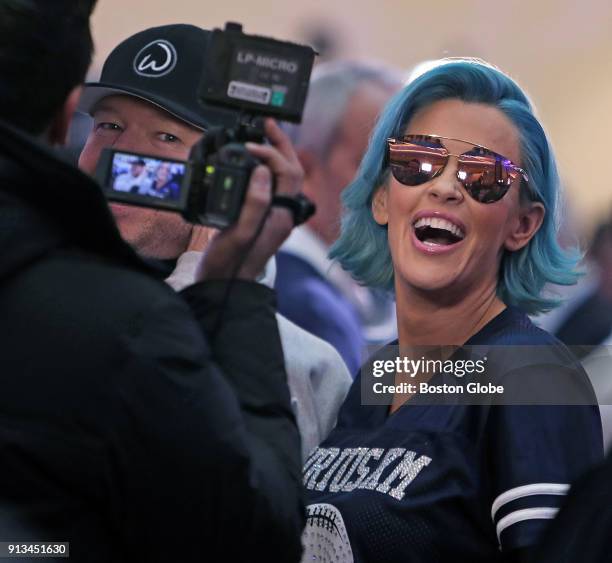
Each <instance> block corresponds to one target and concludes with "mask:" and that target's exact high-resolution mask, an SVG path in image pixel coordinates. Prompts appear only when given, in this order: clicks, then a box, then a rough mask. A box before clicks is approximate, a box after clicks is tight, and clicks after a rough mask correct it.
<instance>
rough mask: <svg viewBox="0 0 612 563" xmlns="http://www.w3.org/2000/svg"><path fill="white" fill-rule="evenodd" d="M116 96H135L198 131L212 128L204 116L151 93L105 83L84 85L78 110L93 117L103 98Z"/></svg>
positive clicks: (87, 83)
mask: <svg viewBox="0 0 612 563" xmlns="http://www.w3.org/2000/svg"><path fill="white" fill-rule="evenodd" d="M116 95H124V96H133V97H135V98H139V99H141V100H144V101H145V102H149V103H150V104H153V105H155V106H157V107H159V108H160V109H162V110H164V111H167V112H168V113H170V114H172V115H173V116H175V117H176V118H178V119H180V120H181V121H185V122H187V123H189V125H192V126H193V127H196V128H197V129H202V130H206V129H208V128H210V127H211V125H210V122H209V121H207V120H206V119H205V118H204V117H203V116H201V115H197V114H195V113H193V112H186V111H183V110H182V109H181V108H177V107H176V106H175V104H173V103H172V102H170V101H169V100H164V99H161V98H158V97H156V96H151V94H150V93H148V92H143V91H141V90H136V89H132V88H125V87H118V86H115V85H113V84H105V83H103V82H86V83H85V84H84V87H83V91H82V93H81V98H80V100H79V105H78V108H77V109H78V110H79V111H82V112H83V113H88V114H89V115H92V112H93V110H94V109H95V107H96V104H97V103H98V102H99V101H100V100H102V99H103V98H107V97H108V96H116Z"/></svg>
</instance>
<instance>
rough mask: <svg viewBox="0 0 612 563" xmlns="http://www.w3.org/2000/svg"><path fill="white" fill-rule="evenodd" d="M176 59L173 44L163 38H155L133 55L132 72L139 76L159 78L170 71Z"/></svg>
mask: <svg viewBox="0 0 612 563" xmlns="http://www.w3.org/2000/svg"><path fill="white" fill-rule="evenodd" d="M160 56H161V58H159V59H158V57H160ZM176 61H177V55H176V49H175V48H174V45H172V43H170V42H169V41H166V40H165V39H157V40H155V41H151V43H149V44H148V45H145V46H144V47H143V48H142V49H141V50H140V51H138V54H137V55H136V56H135V57H134V72H136V74H139V75H140V76H147V77H149V78H159V77H160V76H165V75H166V74H168V73H169V72H172V70H173V69H174V67H175V66H176Z"/></svg>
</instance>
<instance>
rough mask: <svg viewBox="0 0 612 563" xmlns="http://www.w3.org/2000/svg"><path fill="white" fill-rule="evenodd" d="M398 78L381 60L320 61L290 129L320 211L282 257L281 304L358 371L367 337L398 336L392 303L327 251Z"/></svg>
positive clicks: (373, 340)
mask: <svg viewBox="0 0 612 563" xmlns="http://www.w3.org/2000/svg"><path fill="white" fill-rule="evenodd" d="M401 85H402V76H401V74H400V73H399V72H397V71H396V70H394V69H391V68H389V67H386V66H384V65H382V64H373V63H362V62H332V63H326V64H322V65H320V66H318V67H317V68H316V69H315V73H314V75H313V79H312V81H311V84H310V88H309V91H308V98H307V100H306V107H305V110H304V117H303V119H302V123H301V125H300V126H289V128H288V132H289V135H290V136H291V139H292V141H293V143H294V145H295V147H296V149H297V152H298V156H299V158H300V162H301V163H302V167H303V168H304V173H305V179H304V193H305V194H307V195H308V197H309V198H311V199H312V200H313V201H314V202H315V203H316V205H317V212H316V213H315V215H314V216H313V217H312V218H311V219H310V220H309V221H308V222H307V223H306V224H305V225H302V226H300V227H299V228H297V229H296V230H295V231H294V233H293V235H292V237H291V238H290V239H288V240H287V242H286V243H285V244H284V245H283V247H282V249H281V252H279V254H278V256H277V268H278V271H277V278H276V291H277V293H278V306H279V311H280V312H281V314H283V315H286V316H287V318H289V319H290V320H292V321H293V322H295V323H296V324H298V325H299V326H301V327H302V328H304V329H306V330H308V331H309V332H312V333H313V334H316V335H317V336H319V337H321V338H323V339H324V340H326V341H327V342H329V343H331V344H332V345H333V346H334V347H335V348H336V350H338V352H340V354H341V355H342V357H343V358H344V361H345V362H346V365H347V366H348V368H349V371H350V372H351V375H353V376H354V375H355V373H356V372H357V370H358V368H359V365H360V364H361V360H362V348H363V344H364V343H368V344H381V343H383V342H388V341H389V340H390V339H392V338H393V337H394V336H395V334H396V333H395V309H394V306H393V301H392V298H391V297H389V295H388V294H387V293H386V292H384V291H378V290H374V291H372V290H369V289H366V288H364V287H362V286H360V285H359V284H358V283H357V282H355V281H354V280H353V279H352V278H351V276H350V275H349V274H348V273H346V272H345V271H343V270H342V268H340V267H339V266H338V264H334V263H332V262H331V261H330V260H329V259H328V257H327V254H328V252H329V247H330V246H331V244H332V243H333V242H334V241H335V240H336V238H337V237H338V234H339V232H340V214H341V204H340V194H341V192H342V190H343V189H344V188H345V187H346V186H347V185H348V184H349V183H350V182H351V180H352V179H353V177H354V176H355V173H356V172H357V168H358V166H359V163H360V162H361V158H362V156H363V154H364V152H365V150H366V147H367V144H368V138H369V136H370V132H371V131H372V127H373V125H374V122H375V120H376V118H377V116H378V115H379V113H380V112H381V111H382V109H383V107H384V105H385V104H386V103H387V101H388V100H389V98H390V97H391V96H392V95H393V94H394V93H395V92H397V91H398V90H399V88H400V87H401Z"/></svg>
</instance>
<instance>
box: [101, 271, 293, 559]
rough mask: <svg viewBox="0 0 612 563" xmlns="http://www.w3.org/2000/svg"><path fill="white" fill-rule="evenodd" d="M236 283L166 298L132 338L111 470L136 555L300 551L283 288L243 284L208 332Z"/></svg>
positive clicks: (120, 518)
mask: <svg viewBox="0 0 612 563" xmlns="http://www.w3.org/2000/svg"><path fill="white" fill-rule="evenodd" d="M226 288H227V284H226V283H224V282H207V283H201V284H196V285H195V286H192V287H190V288H188V289H187V290H185V291H184V292H182V297H183V299H184V300H183V301H181V299H170V298H168V299H166V300H163V299H162V300H161V302H160V303H156V304H154V305H153V306H152V307H151V309H150V310H149V311H148V312H147V313H146V314H144V315H143V316H142V317H141V318H138V319H136V320H135V321H134V326H132V327H131V330H130V331H128V332H129V334H127V335H126V337H125V347H126V364H125V366H124V369H123V370H122V371H123V373H122V374H121V376H120V377H118V378H117V381H118V382H119V383H118V385H119V386H120V388H121V393H120V400H119V403H118V404H117V407H116V408H117V411H118V412H117V413H116V416H115V417H114V418H115V420H118V421H119V424H118V425H117V427H116V431H115V432H116V433H115V435H114V436H113V437H112V438H111V444H112V445H111V447H112V451H113V456H112V459H114V462H113V463H112V464H111V465H112V466H111V467H110V468H109V471H113V472H116V474H117V475H118V476H119V477H118V479H119V481H118V482H119V485H118V486H117V490H112V491H110V494H111V498H112V499H115V500H116V503H115V505H114V510H115V521H116V522H117V525H118V526H119V527H120V528H121V530H122V533H123V535H124V536H125V542H126V549H127V550H128V555H129V556H130V557H137V558H140V559H142V560H148V561H158V560H159V561H162V560H163V561H170V560H177V561H178V560H181V561H239V560H240V561H246V560H253V559H259V556H261V555H264V554H268V556H269V555H270V554H274V555H273V559H274V560H275V561H297V560H299V558H300V554H301V542H300V535H301V530H302V527H303V523H304V515H303V501H302V493H301V463H300V443H299V434H298V431H297V428H296V425H295V421H294V417H293V414H292V412H291V409H290V406H289V393H288V389H287V386H286V374H285V371H284V365H283V355H282V348H281V344H280V338H279V334H278V327H277V325H276V320H275V318H274V292H273V291H271V290H269V289H268V288H266V287H263V286H261V285H259V284H255V283H249V282H240V281H238V282H236V283H235V284H234V286H233V288H232V291H231V295H230V297H229V299H228V300H227V301H226V306H225V309H224V311H223V318H222V322H221V328H220V330H219V331H218V332H217V334H216V336H215V338H214V339H212V340H210V339H209V338H207V335H208V334H209V333H210V332H211V330H212V327H213V326H215V323H216V321H217V319H218V315H219V313H220V306H221V303H222V302H223V298H224V294H225V290H226ZM194 317H195V318H194ZM135 468H139V469H138V471H136V470H135ZM109 482H117V479H112V480H109ZM127 559H128V560H129V557H128V558H127Z"/></svg>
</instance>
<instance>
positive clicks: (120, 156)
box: [100, 151, 189, 211]
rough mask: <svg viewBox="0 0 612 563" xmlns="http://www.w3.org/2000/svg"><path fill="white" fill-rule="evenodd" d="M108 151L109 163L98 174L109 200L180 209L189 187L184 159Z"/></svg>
mask: <svg viewBox="0 0 612 563" xmlns="http://www.w3.org/2000/svg"><path fill="white" fill-rule="evenodd" d="M110 154H111V158H110V159H109V161H110V164H109V166H108V168H107V169H106V170H104V171H103V174H104V178H100V180H101V183H102V185H103V186H104V191H105V193H106V196H107V198H108V199H109V200H111V201H120V202H123V203H132V204H134V205H143V206H147V207H157V208H162V209H172V210H177V211H180V210H182V209H183V207H184V204H185V201H186V199H187V195H188V194H187V192H188V190H189V187H188V181H186V180H188V179H187V176H188V170H187V163H186V162H182V161H175V160H166V159H162V158H156V157H152V156H144V155H139V154H130V153H124V152H117V151H112V152H111V153H110ZM107 162H108V161H107Z"/></svg>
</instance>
